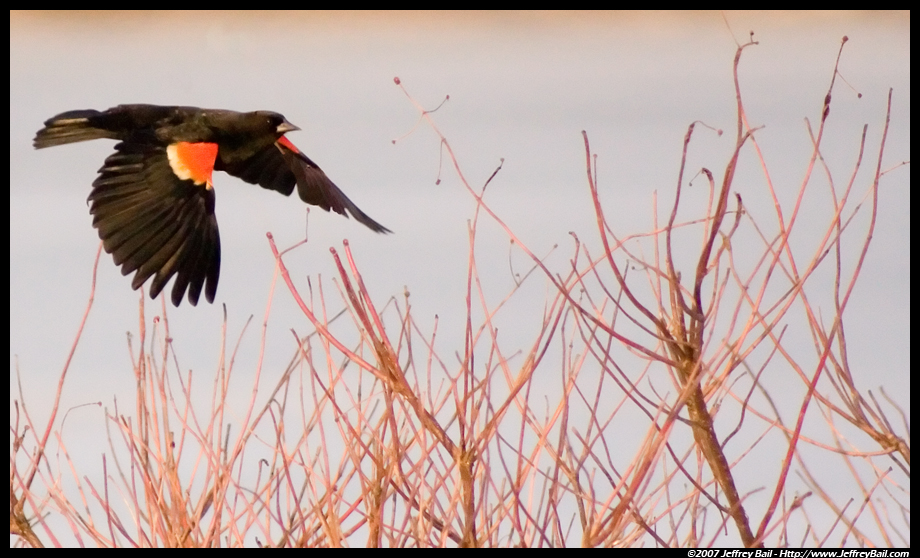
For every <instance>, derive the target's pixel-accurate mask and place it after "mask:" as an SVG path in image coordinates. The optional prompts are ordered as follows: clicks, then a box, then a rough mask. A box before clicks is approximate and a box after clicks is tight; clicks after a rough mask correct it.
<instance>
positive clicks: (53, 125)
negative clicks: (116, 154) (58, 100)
mask: <svg viewBox="0 0 920 558" xmlns="http://www.w3.org/2000/svg"><path fill="white" fill-rule="evenodd" d="M101 114H102V113H100V112H99V111H97V110H72V111H70V112H64V113H61V114H59V115H57V116H55V117H54V118H50V119H48V120H46V121H45V127H44V128H42V129H41V130H39V131H38V133H37V134H35V139H34V140H33V141H32V145H34V146H35V149H42V148H44V147H53V146H55V145H64V144H65V143H75V142H78V141H87V140H94V139H100V138H109V139H118V136H117V135H116V134H115V133H114V132H112V131H111V130H103V129H102V128H96V127H94V126H93V124H92V121H93V118H94V117H97V116H99V115H101Z"/></svg>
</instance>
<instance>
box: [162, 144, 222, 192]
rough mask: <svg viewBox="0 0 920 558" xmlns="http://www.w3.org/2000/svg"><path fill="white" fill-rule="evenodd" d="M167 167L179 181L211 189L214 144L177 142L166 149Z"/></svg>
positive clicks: (214, 159) (215, 151)
mask: <svg viewBox="0 0 920 558" xmlns="http://www.w3.org/2000/svg"><path fill="white" fill-rule="evenodd" d="M166 156H167V157H168V158H169V166H170V167H172V170H173V172H174V173H175V175H176V176H178V177H179V178H180V179H181V180H191V181H192V182H194V183H195V184H196V185H198V186H201V185H207V188H211V174H212V173H213V172H214V161H216V160H217V144H216V143H189V142H184V141H182V142H179V143H174V144H171V145H170V146H169V147H167V148H166Z"/></svg>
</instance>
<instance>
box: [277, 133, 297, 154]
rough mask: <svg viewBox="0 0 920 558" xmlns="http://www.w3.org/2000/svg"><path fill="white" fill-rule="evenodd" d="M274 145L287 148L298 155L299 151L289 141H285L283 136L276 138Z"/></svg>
mask: <svg viewBox="0 0 920 558" xmlns="http://www.w3.org/2000/svg"><path fill="white" fill-rule="evenodd" d="M276 143H280V144H281V145H283V146H284V147H287V148H288V149H290V150H291V151H293V152H294V153H300V150H299V149H297V147H296V146H295V145H294V144H293V143H291V140H289V139H287V138H286V137H284V136H281V137H280V138H278V141H277V142H276Z"/></svg>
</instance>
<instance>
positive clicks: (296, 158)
mask: <svg viewBox="0 0 920 558" xmlns="http://www.w3.org/2000/svg"><path fill="white" fill-rule="evenodd" d="M214 168H215V170H223V171H225V172H227V173H228V174H231V175H233V176H236V177H238V178H241V179H243V180H245V181H246V182H249V183H250V184H258V185H259V186H261V187H263V188H267V189H269V190H275V191H276V192H281V193H282V194H284V195H285V196H289V195H291V192H293V191H294V186H295V185H296V186H297V193H298V194H299V195H300V199H302V200H303V201H305V202H306V203H308V204H311V205H318V206H319V207H322V208H323V209H325V210H326V211H330V210H332V211H335V212H336V213H339V214H341V215H345V216H346V217H347V216H348V215H349V214H350V215H351V216H352V217H354V218H355V220H357V221H358V222H359V223H361V224H363V225H365V226H367V227H368V228H369V229H371V230H372V231H375V232H380V233H388V232H391V231H390V229H388V228H386V227H384V226H383V225H381V224H380V223H378V222H377V221H374V220H373V219H371V218H370V217H369V216H368V215H367V214H366V213H364V212H363V211H361V210H360V209H359V208H358V206H357V205H355V204H354V202H352V201H351V200H350V199H348V196H346V195H345V194H344V193H343V192H342V191H341V190H339V188H338V186H336V185H335V184H334V183H333V182H332V181H331V180H329V177H328V176H326V173H324V172H323V171H322V169H320V168H319V166H318V165H317V164H316V163H314V162H313V161H311V160H310V158H309V157H307V156H306V155H304V154H303V153H301V151H300V150H299V149H297V148H296V147H294V144H292V143H291V142H290V141H288V139H287V138H284V137H282V138H281V139H279V140H278V141H277V142H275V143H274V144H272V145H269V146H268V147H266V148H264V149H262V150H261V151H258V152H256V154H255V155H253V156H251V157H249V158H247V159H243V160H239V161H233V162H230V163H227V162H224V161H221V160H220V159H218V160H217V163H216V164H215V166H214Z"/></svg>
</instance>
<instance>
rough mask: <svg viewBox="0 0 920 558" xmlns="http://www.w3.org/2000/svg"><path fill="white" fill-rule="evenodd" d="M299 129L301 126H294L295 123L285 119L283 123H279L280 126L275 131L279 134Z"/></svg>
mask: <svg viewBox="0 0 920 558" xmlns="http://www.w3.org/2000/svg"><path fill="white" fill-rule="evenodd" d="M299 129H300V128H298V127H297V126H294V125H293V124H291V123H290V122H288V121H287V120H285V121H284V122H282V123H281V124H278V128H277V129H276V130H275V131H276V132H278V133H279V134H286V133H288V132H293V131H295V130H299Z"/></svg>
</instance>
